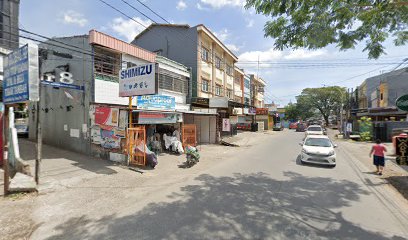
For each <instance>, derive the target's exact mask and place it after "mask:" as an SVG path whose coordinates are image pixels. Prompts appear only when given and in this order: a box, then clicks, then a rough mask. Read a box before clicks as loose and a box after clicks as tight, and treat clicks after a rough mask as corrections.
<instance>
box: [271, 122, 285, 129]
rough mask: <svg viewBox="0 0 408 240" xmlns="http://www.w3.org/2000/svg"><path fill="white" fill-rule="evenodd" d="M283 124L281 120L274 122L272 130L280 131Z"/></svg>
mask: <svg viewBox="0 0 408 240" xmlns="http://www.w3.org/2000/svg"><path fill="white" fill-rule="evenodd" d="M283 128H284V127H283V124H282V123H281V122H277V123H275V125H274V126H273V131H282V130H283Z"/></svg>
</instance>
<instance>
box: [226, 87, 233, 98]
mask: <svg viewBox="0 0 408 240" xmlns="http://www.w3.org/2000/svg"><path fill="white" fill-rule="evenodd" d="M227 97H228V98H229V99H232V90H231V89H227Z"/></svg>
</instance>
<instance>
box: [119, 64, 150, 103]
mask: <svg viewBox="0 0 408 240" xmlns="http://www.w3.org/2000/svg"><path fill="white" fill-rule="evenodd" d="M155 75H156V65H155V63H149V64H147V65H142V66H136V67H132V68H128V69H124V70H122V71H120V73H119V97H133V96H141V95H150V94H156V92H157V87H156V85H157V84H156V78H155Z"/></svg>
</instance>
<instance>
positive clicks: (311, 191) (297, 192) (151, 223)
mask: <svg viewBox="0 0 408 240" xmlns="http://www.w3.org/2000/svg"><path fill="white" fill-rule="evenodd" d="M285 178H286V179H287V180H284V181H282V180H276V179H273V178H271V177H269V175H267V174H264V173H258V174H248V175H246V174H235V175H234V176H233V177H214V176H211V175H207V174H203V175H200V176H198V177H197V178H196V180H197V181H199V182H200V184H197V185H188V186H185V187H182V188H181V190H180V192H177V193H173V194H172V195H170V196H168V197H169V199H170V201H171V202H158V203H151V204H149V205H147V206H146V207H145V208H143V209H142V210H141V211H139V212H135V213H129V215H127V216H117V215H109V216H106V217H103V218H100V219H92V218H88V217H87V216H86V215H83V216H81V217H78V218H71V219H69V220H68V221H66V222H65V223H64V224H61V225H59V226H57V227H56V228H55V229H54V230H55V235H54V236H52V237H51V238H49V239H389V238H387V237H385V236H383V233H380V232H371V231H368V230H365V229H363V228H362V227H361V226H358V225H355V224H354V223H352V222H350V221H348V220H346V219H345V218H343V216H342V213H341V212H338V210H334V209H338V208H340V207H344V206H349V205H350V203H351V202H354V201H359V200H360V195H367V194H369V193H368V192H367V191H365V190H362V189H361V188H360V187H359V185H357V184H355V183H353V182H351V181H347V180H343V181H334V180H333V179H331V178H324V177H310V178H309V177H305V176H303V175H300V174H297V173H294V172H285ZM393 239H403V238H402V237H400V236H394V237H393Z"/></svg>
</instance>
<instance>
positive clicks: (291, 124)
mask: <svg viewBox="0 0 408 240" xmlns="http://www.w3.org/2000/svg"><path fill="white" fill-rule="evenodd" d="M297 125H299V123H297V122H294V123H290V124H289V129H296V128H297Z"/></svg>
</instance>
